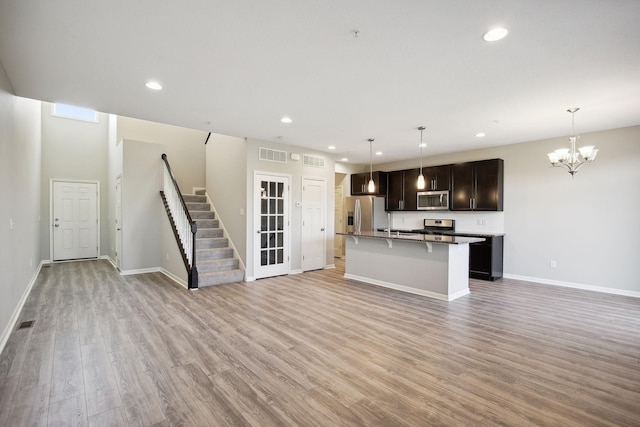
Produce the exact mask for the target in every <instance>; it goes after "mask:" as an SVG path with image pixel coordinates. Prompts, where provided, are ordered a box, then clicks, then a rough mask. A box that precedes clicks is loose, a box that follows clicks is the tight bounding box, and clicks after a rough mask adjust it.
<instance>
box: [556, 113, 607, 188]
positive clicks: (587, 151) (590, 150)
mask: <svg viewBox="0 0 640 427" xmlns="http://www.w3.org/2000/svg"><path fill="white" fill-rule="evenodd" d="M578 110H580V109H579V108H570V109H568V110H567V112H568V113H571V136H570V137H569V141H570V142H571V147H570V148H559V149H557V150H555V151H553V152H551V153H549V154H547V157H549V163H551V166H554V167H565V168H567V170H568V172H569V173H570V174H571V177H573V176H574V175H575V174H576V173H578V169H580V167H581V166H582V165H584V164H588V163H593V161H594V160H595V159H596V155H597V154H598V149H597V148H594V146H593V145H586V146H584V147H580V148H578V149H577V150H576V142H577V141H578V139H580V137H579V136H578V135H577V134H576V132H575V129H574V119H575V114H576V112H577V111H578Z"/></svg>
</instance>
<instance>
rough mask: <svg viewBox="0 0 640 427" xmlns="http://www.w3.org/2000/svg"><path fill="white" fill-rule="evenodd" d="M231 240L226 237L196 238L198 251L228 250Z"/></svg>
mask: <svg viewBox="0 0 640 427" xmlns="http://www.w3.org/2000/svg"><path fill="white" fill-rule="evenodd" d="M227 246H229V239H227V238H226V237H201V238H197V237H196V249H209V248H226V247H227Z"/></svg>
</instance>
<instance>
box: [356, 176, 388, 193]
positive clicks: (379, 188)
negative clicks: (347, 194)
mask: <svg viewBox="0 0 640 427" xmlns="http://www.w3.org/2000/svg"><path fill="white" fill-rule="evenodd" d="M370 177H371V174H370V172H362V173H354V174H351V195H352V196H385V195H386V194H387V177H386V173H384V172H379V171H375V172H373V182H374V184H375V185H376V191H375V192H373V193H369V191H368V190H367V187H368V185H369V178H370Z"/></svg>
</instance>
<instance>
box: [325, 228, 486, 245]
mask: <svg viewBox="0 0 640 427" xmlns="http://www.w3.org/2000/svg"><path fill="white" fill-rule="evenodd" d="M336 234H337V235H340V236H353V237H365V238H372V239H391V240H404V241H411V242H429V243H444V244H448V245H465V244H469V243H478V242H483V241H484V240H485V239H484V238H483V237H475V236H474V237H465V236H461V235H440V234H419V233H413V232H411V230H402V231H400V230H393V231H392V232H391V233H388V232H386V231H363V232H361V233H359V234H356V233H336Z"/></svg>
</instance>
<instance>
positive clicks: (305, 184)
mask: <svg viewBox="0 0 640 427" xmlns="http://www.w3.org/2000/svg"><path fill="white" fill-rule="evenodd" d="M326 187H327V184H326V182H325V181H324V180H320V179H312V178H304V179H303V180H302V270H303V271H309V270H317V269H319V268H324V265H325V254H326V251H325V245H326V232H325V229H326V224H325V222H326V218H325V210H326V208H325V206H326V204H327V203H326V192H327V191H326Z"/></svg>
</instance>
